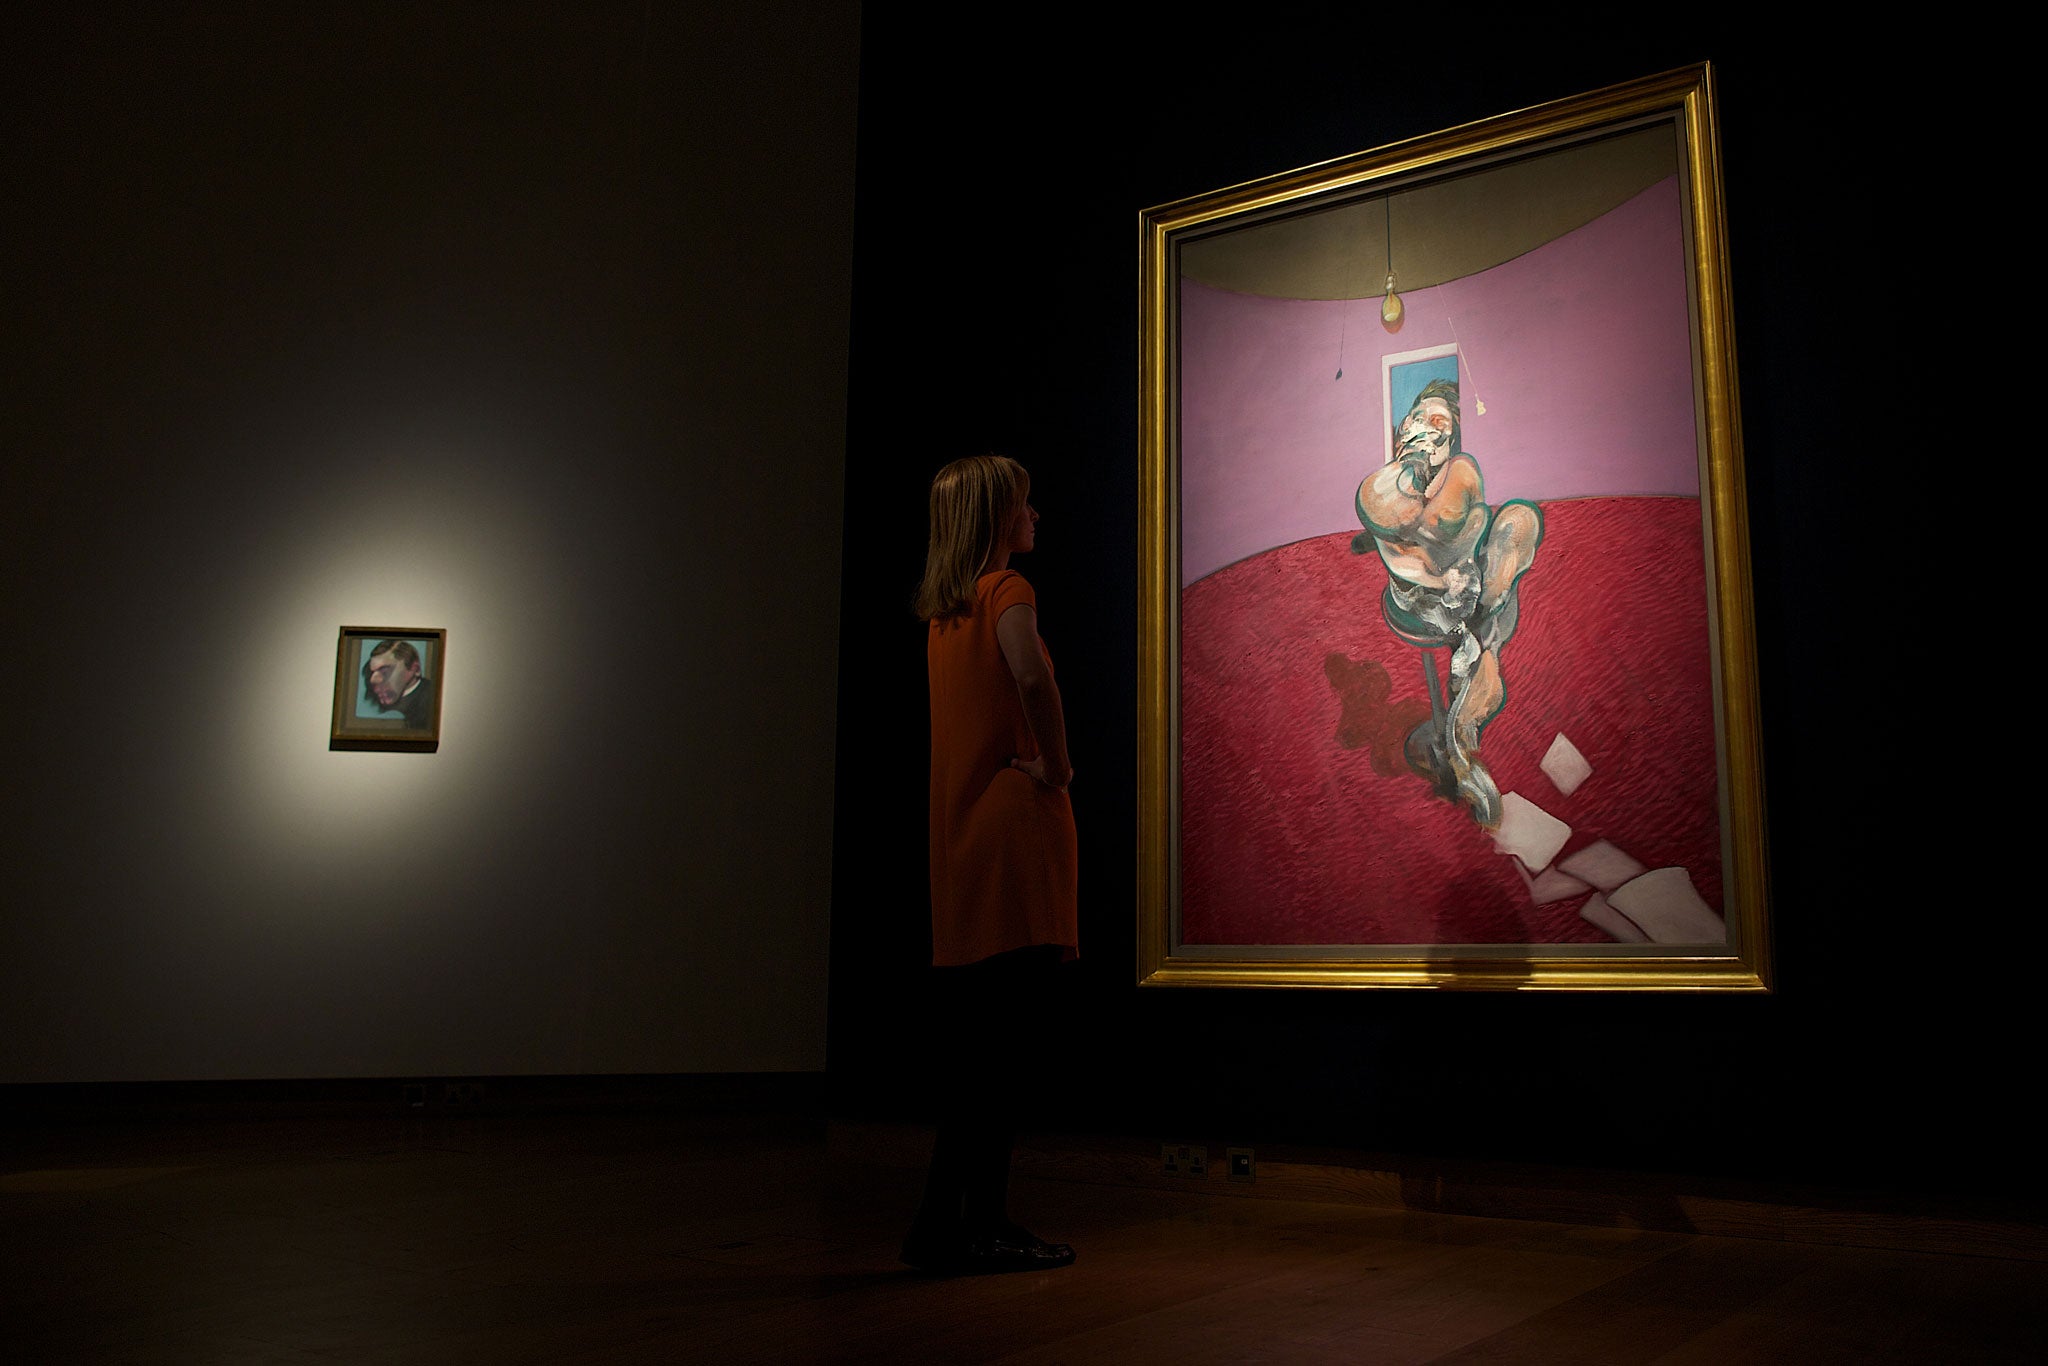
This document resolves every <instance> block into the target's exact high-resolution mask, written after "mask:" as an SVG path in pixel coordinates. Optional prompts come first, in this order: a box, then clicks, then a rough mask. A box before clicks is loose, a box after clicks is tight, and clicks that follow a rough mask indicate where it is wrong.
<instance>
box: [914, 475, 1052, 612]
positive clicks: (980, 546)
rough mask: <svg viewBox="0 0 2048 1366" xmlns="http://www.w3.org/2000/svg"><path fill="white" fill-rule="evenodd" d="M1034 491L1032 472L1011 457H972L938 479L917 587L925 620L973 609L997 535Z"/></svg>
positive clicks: (920, 608)
mask: <svg viewBox="0 0 2048 1366" xmlns="http://www.w3.org/2000/svg"><path fill="white" fill-rule="evenodd" d="M1030 489H1031V476H1030V475H1028V474H1026V473H1025V472H1024V467H1023V466H1022V465H1020V464H1018V463H1017V462H1016V461H1014V460H1012V459H1010V457H1008V456H1007V455H970V456H968V457H967V458H966V459H965V460H955V461H954V462H953V463H952V464H950V465H948V466H946V468H944V469H942V470H940V471H939V472H938V474H937V475H936V476H934V477H933V479H932V495H931V514H932V517H931V521H932V528H931V539H930V541H928V542H927V543H926V545H925V552H924V582H923V583H921V584H919V585H918V588H917V605H916V611H917V615H918V617H919V618H920V619H921V620H924V621H930V620H932V619H933V618H935V617H957V616H962V615H964V614H966V613H967V612H968V611H969V610H970V609H972V608H973V606H974V581H975V580H976V579H978V578H980V577H981V571H982V570H983V569H985V568H986V567H987V566H988V561H989V556H990V555H992V554H993V553H994V552H995V545H996V534H997V533H998V532H999V531H1001V530H1002V529H1003V528H1005V527H1007V526H1009V524H1010V521H1011V519H1012V518H1014V517H1015V516H1016V515H1017V509H1018V508H1019V507H1021V506H1023V503H1024V499H1025V498H1026V496H1027V495H1028V494H1029V492H1030Z"/></svg>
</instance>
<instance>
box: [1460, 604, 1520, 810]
mask: <svg viewBox="0 0 2048 1366" xmlns="http://www.w3.org/2000/svg"><path fill="white" fill-rule="evenodd" d="M1467 647H1470V653H1468V648H1467ZM1461 663H1463V667H1462V668H1461V667H1460V664H1461ZM1506 701H1507V689H1506V687H1505V686H1503V684H1502V683H1501V677H1500V656H1499V654H1497V653H1496V652H1495V651H1493V650H1479V649H1477V643H1476V642H1475V641H1473V640H1472V639H1471V638H1470V637H1468V638H1467V639H1466V641H1465V642H1464V645H1462V646H1461V647H1460V649H1459V651H1458V657H1457V658H1456V659H1454V660H1453V661H1452V664H1451V715H1450V729H1449V736H1448V743H1447V744H1446V745H1445V749H1446V751H1447V757H1448V758H1449V760H1450V765H1451V772H1452V775H1453V778H1454V780H1455V782H1456V785H1457V797H1458V800H1459V801H1462V802H1464V803H1465V805H1467V806H1469V807H1471V808H1472V818H1473V819H1474V820H1476V821H1478V822H1479V823H1480V824H1481V825H1483V826H1485V827H1486V828H1487V829H1489V830H1497V829H1499V828H1500V819H1501V801H1500V788H1499V787H1498V786H1497V785H1496V784H1495V783H1494V781H1493V775H1492V774H1491V773H1489V772H1487V769H1486V765H1485V764H1484V763H1482V762H1480V758H1479V733H1480V731H1482V730H1483V729H1485V727H1486V723H1487V722H1488V721H1491V720H1492V719H1493V718H1494V717H1495V716H1496V715H1498V714H1499V712H1500V709H1501V705H1502V704H1503V703H1504V702H1506Z"/></svg>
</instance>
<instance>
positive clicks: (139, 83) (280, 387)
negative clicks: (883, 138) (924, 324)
mask: <svg viewBox="0 0 2048 1366" xmlns="http://www.w3.org/2000/svg"><path fill="white" fill-rule="evenodd" d="M700 9H701V10H702V11H704V12H703V13H697V12H695V11H697V10H700ZM857 46H858V10H857V7H856V6H854V5H851V4H846V5H831V6H825V7H816V6H811V5H799V4H796V3H794V2H793V0H782V2H780V3H771V4H768V5H765V6H753V7H749V8H748V9H747V10H746V12H745V14H744V16H741V15H738V14H736V13H732V12H728V11H727V10H726V9H725V8H723V7H717V8H714V7H711V6H690V7H686V8H678V7H666V6H656V7H648V6H642V5H639V4H623V3H621V4H599V5H574V6H571V5H540V6H526V7H495V8H486V7H428V8H427V9H425V10H423V11H421V12H420V13H417V14H415V13H410V12H408V11H407V10H406V9H404V8H401V7H392V8H390V9H389V10H388V11H387V10H376V11H365V12H362V13H357V12H354V11H353V10H350V11H346V12H342V11H332V10H331V9H330V10H323V11H320V12H318V13H314V14H300V13H297V12H295V11H280V12H277V13H275V14H270V13H257V12H252V11H249V10H248V9H247V7H228V6H221V7H218V10H217V12H216V10H215V7H211V6H207V5H196V6H183V7H179V10H178V12H177V13H176V14H175V15H168V14H167V15H164V16H161V17H159V16H156V15H154V14H153V13H152V14H150V15H129V16H126V17H119V18H115V17H102V18H85V19H76V18H68V17H67V18H62V19H56V18H44V19H40V20H36V21H33V22H32V24H31V26H30V29H29V32H28V34H27V36H26V38H25V40H24V41H22V42H18V43H15V44H12V45H11V49H10V56H9V60H8V66H9V68H10V84H11V85H12V86H13V87H14V90H15V95H14V98H13V99H12V100H11V101H10V102H9V103H10V111H11V112H10V113H9V115H8V126H7V134H8V140H9V144H10V147H11V149H12V152H13V155H15V156H16V157H18V158H19V159H20V161H21V165H22V168H23V169H22V171H21V173H20V174H19V176H18V177H17V178H16V183H17V185H18V187H19V188H18V190H17V192H15V193H14V194H13V195H12V198H13V199H14V202H15V208H14V210H13V213H12V216H13V217H14V218H15V219H16V220H17V223H18V226H17V236H18V237H19V238H22V239H24V240H25V245H24V246H23V247H22V248H20V249H18V250H17V252H16V253H15V254H14V255H13V257H12V259H10V260H9V262H8V264H7V266H6V267H5V271H6V277H7V295H8V299H9V305H8V308H7V322H6V327H5V335H6V338H7V354H6V358H5V359H6V373H7V374H8V376H9V378H8V381H7V390H8V392H7V393H6V395H5V397H4V404H5V414H6V424H5V428H4V439H5V442H6V460H5V473H4V476H0V477H4V486H0V493H4V505H0V517H4V523H0V530H4V548H0V555H4V565H5V573H6V590H5V597H4V600H0V601H4V610H5V616H6V622H7V640H8V642H9V645H10V649H9V651H8V659H9V663H10V667H11V669H12V671H13V676H14V682H15V686H14V688H13V689H12V690H11V692H12V697H11V699H10V701H9V703H8V712H7V714H8V716H9V718H10V720H11V723H12V724H11V725H10V726H9V728H8V729H9V739H8V746H7V748H8V752H9V761H8V766H7V780H6V784H5V789H6V795H5V803H6V806H5V820H4V823H0V851H4V874H5V877H4V884H0V1082H42V1081H115V1080H170V1079H204V1078H260V1077H321V1076H391V1075H420V1074H428V1075H432V1074H441V1075H447V1074H459V1075H493V1074H564V1073H575V1074H582V1073H598V1072H683V1071H776V1070H809V1069H816V1068H821V1067H822V1066H823V1063H824V1011H825V1000H826V979H825V966H826V945H827V937H828V928H829V914H830V907H829V904H828V903H829V892H830V880H831V845H832V818H833V817H832V786H833V782H832V753H833V737H834V696H835V687H836V669H837V641H836V632H837V620H838V578H839V564H840V543H841V536H840V526H841V515H842V513H841V507H842V503H841V494H842V458H843V420H844V403H845V350H846V332H847V298H848V279H849V272H850V256H851V242H852V199H853V141H854V105H855V88H856V75H857ZM343 625H363V626H384V625H390V626H402V627H435V628H445V629H446V630H447V632H448V648H447V667H446V670H445V689H446V690H445V699H444V708H443V718H444V719H443V732H442V740H441V744H440V747H439V750H438V751H437V752H434V753H427V754H421V753H362V752H335V751H331V750H330V749H329V748H328V738H327V732H328V724H329V708H330V703H331V698H332V695H333V689H334V658H335V640H336V633H337V631H338V630H339V628H340V627H341V626H343Z"/></svg>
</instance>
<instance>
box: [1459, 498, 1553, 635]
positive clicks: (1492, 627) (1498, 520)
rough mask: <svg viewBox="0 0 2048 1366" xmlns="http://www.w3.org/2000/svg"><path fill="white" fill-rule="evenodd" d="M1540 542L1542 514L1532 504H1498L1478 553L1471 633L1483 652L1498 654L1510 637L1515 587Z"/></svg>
mask: <svg viewBox="0 0 2048 1366" xmlns="http://www.w3.org/2000/svg"><path fill="white" fill-rule="evenodd" d="M1542 543H1543V513H1542V512H1541V511H1540V510H1538V509H1537V507H1536V505H1535V504H1533V503H1524V502H1521V501H1519V500H1517V501H1510V502H1506V503H1503V504H1501V506H1500V510H1499V511H1498V512H1496V513H1495V514H1494V517H1493V525H1492V527H1490V528H1489V529H1488V531H1487V535H1486V544H1485V545H1484V546H1482V547H1481V548H1480V551H1479V559H1480V564H1481V581H1480V590H1479V619H1478V621H1477V622H1475V623H1474V630H1475V633H1476V634H1477V635H1478V636H1479V637H1480V641H1481V643H1482V644H1483V645H1484V646H1485V647H1486V648H1487V649H1489V650H1493V651H1496V652H1498V651H1499V649H1500V648H1501V647H1502V646H1503V645H1506V644H1507V643H1508V641H1509V640H1510V639H1511V638H1512V637H1513V636H1514V634H1515V623H1516V621H1517V619H1518V618H1519V616H1520V614H1521V595H1520V594H1519V593H1517V592H1516V591H1515V590H1516V585H1517V584H1519V583H1520V582H1521V578H1522V575H1524V574H1526V573H1528V572H1529V566H1530V565H1532V564H1534V563H1535V562H1536V548H1537V547H1538V546H1539V545H1541V544H1542Z"/></svg>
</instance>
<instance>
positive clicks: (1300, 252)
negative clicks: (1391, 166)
mask: <svg viewBox="0 0 2048 1366" xmlns="http://www.w3.org/2000/svg"><path fill="white" fill-rule="evenodd" d="M1677 171H1678V143H1677V136H1676V131H1675V130H1674V129H1673V127H1672V126H1671V125H1670V124H1665V123H1660V124H1657V125H1655V126H1653V127H1650V128H1645V129H1642V130H1641V131H1638V132H1634V133H1626V134H1623V135H1621V136H1618V137H1611V138H1606V139H1603V140H1601V141H1599V142H1594V143H1589V144H1587V145H1585V146H1582V147H1567V148H1564V149H1563V150H1560V151H1555V152H1546V153H1543V154H1541V155H1539V156H1533V157H1526V158H1523V159H1520V160H1516V161H1510V162H1505V163H1502V164H1498V165H1493V166H1487V167H1484V168H1482V169H1480V170H1476V171H1471V172H1468V173H1466V174H1462V175H1455V176H1450V177H1446V178H1444V179H1441V180H1433V181H1428V182H1425V183H1421V184H1416V185H1413V186H1409V187H1406V188H1399V189H1396V190H1394V191H1393V193H1392V196H1391V198H1392V203H1391V205H1390V204H1389V203H1388V202H1387V201H1388V196H1386V195H1381V194H1375V195H1373V196H1372V197H1371V198H1368V199H1362V200H1354V201H1351V202H1348V203H1345V204H1340V205H1338V206H1336V207H1334V208H1327V209H1316V210H1310V211H1308V212H1304V213H1298V214H1294V215H1292V216H1289V217H1282V218H1277V219H1275V220H1274V221H1272V222H1270V223H1265V224H1261V225H1259V226H1257V227H1247V228H1240V229H1238V230H1236V231H1231V232H1225V233H1221V234H1219V235H1217V236H1215V237H1211V238H1207V239H1197V240H1193V241H1184V242H1183V243H1182V244H1181V252H1180V273H1181V275H1182V276H1183V277H1184V278H1186V279H1190V280H1195V281H1198V282H1200V283H1202V284H1205V285H1214V286H1216V287H1217V288H1219V289H1229V290H1235V291H1237V292H1239V293H1241V294H1264V295H1269V296H1272V297H1275V298H1284V299H1362V298H1366V297H1369V296H1373V295H1377V294H1379V293H1380V292H1381V291H1382V290H1383V289H1384V288H1385V285H1386V277H1387V263H1388V260H1389V255H1388V250H1387V237H1388V223H1389V218H1390V217H1391V220H1392V229H1393V233H1392V235H1393V252H1392V262H1393V269H1394V273H1395V275H1396V276H1397V280H1396V287H1397V288H1399V289H1401V290H1403V291H1406V290H1411V289H1422V288H1425V287H1427V286H1429V285H1438V284H1442V283H1443V282H1444V281H1446V280H1456V279H1459V278H1461V277H1463V276H1467V275H1473V274H1476V273H1477V272H1479V271H1482V270H1486V269H1489V268H1491V267H1493V266H1497V265H1499V264H1500V263H1501V262H1503V261H1511V260H1513V259H1514V258H1515V257H1517V256H1520V255H1522V254H1524V253H1525V252H1529V251H1532V250H1534V249H1535V248H1537V247H1540V246H1542V245H1543V244H1544V243H1545V242H1550V241H1554V240H1555V239H1557V238H1559V237H1562V236H1564V235H1565V234H1566V233H1568V232H1571V231H1572V230H1573V229H1575V228H1581V227H1584V226H1585V225H1586V224H1588V223H1590V222H1592V221H1593V220H1594V219H1596V218H1598V217H1599V216H1600V215H1601V214H1604V213H1606V212H1608V211H1609V210H1611V209H1614V208H1617V207H1619V206H1620V205H1621V204H1624V203H1626V202H1627V201H1628V200H1630V199H1632V198H1634V197H1635V196H1636V195H1638V194H1640V193H1642V192H1643V191H1644V190H1646V189H1648V188H1649V187H1650V186H1652V185H1654V184H1656V183H1657V182H1658V181H1660V180H1663V179H1664V178H1665V177H1667V176H1671V175H1675V174H1676V173H1677Z"/></svg>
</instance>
